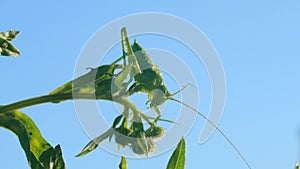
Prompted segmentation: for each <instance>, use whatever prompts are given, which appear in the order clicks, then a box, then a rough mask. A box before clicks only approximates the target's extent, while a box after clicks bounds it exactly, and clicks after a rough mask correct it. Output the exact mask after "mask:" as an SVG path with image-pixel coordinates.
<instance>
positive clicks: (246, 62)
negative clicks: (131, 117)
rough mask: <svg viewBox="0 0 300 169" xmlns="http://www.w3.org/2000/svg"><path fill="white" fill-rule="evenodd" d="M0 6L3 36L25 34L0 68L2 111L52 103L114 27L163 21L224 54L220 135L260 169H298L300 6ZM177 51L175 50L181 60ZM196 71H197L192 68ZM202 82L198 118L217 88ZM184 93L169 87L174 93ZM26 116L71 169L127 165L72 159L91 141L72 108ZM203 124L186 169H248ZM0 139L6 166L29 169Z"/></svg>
mask: <svg viewBox="0 0 300 169" xmlns="http://www.w3.org/2000/svg"><path fill="white" fill-rule="evenodd" d="M1 6H2V15H3V17H2V19H1V21H0V25H1V31H6V30H8V29H16V30H20V31H21V34H20V35H19V37H18V38H17V39H16V40H15V41H14V44H15V45H16V46H17V47H18V48H19V49H20V50H21V52H22V56H21V57H18V58H5V57H2V58H1V59H0V68H1V71H0V76H1V79H2V83H1V88H0V92H1V97H0V104H8V103H11V102H14V101H17V100H20V99H25V98H29V97H33V96H38V95H43V94H46V93H48V92H49V91H51V90H53V89H54V88H56V87H58V86H59V85H61V84H63V83H65V82H66V81H68V80H71V79H72V76H73V71H74V66H75V63H76V61H77V57H78V55H79V52H80V50H81V49H82V47H83V45H84V44H85V42H86V41H87V40H88V39H89V37H90V36H91V35H92V34H93V33H95V32H96V31H97V30H98V29H99V28H101V27H103V26H104V25H106V24H107V23H109V22H111V21H112V20H115V19H118V18H120V17H123V16H126V15H129V14H133V13H137V12H164V13H169V14H172V15H176V16H179V17H181V18H184V19H186V20H188V21H189V22H191V23H193V24H194V25H195V26H197V27H198V28H199V29H200V30H202V31H203V33H204V34H205V35H206V36H207V37H208V38H209V40H210V41H211V42H212V44H213V45H214V47H215V48H216V50H217V52H218V54H219V57H220V59H221V61H222V64H223V67H224V71H225V74H226V105H225V110H224V114H223V117H222V121H221V122H220V125H219V127H220V128H221V129H222V130H223V131H224V132H225V133H226V134H227V135H228V137H229V138H230V139H231V140H232V141H233V142H234V143H235V145H236V146H237V147H238V148H239V150H240V151H241V152H242V153H243V154H244V156H245V158H246V159H247V160H248V162H249V163H250V164H251V166H252V168H256V169H263V168H274V169H275V168H278V169H279V168H293V165H294V163H295V161H297V160H299V158H300V150H299V149H300V121H299V119H300V110H299V107H298V105H299V101H300V96H299V95H300V89H299V86H300V69H299V64H300V59H299V56H300V51H299V44H300V33H299V30H300V22H299V16H300V2H299V1H296V0H290V1H285V2H283V1H257V0H254V1H247V2H242V1H231V0H229V1H223V2H219V1H206V2H203V1H191V0H187V1H170V0H165V1H157V2H153V1H143V2H141V1H126V2H119V1H114V0H112V1H106V2H99V1H91V0H87V1H81V2H75V1H67V0H66V1H48V2H28V1H27V2H25V1H24V2H18V1H5V2H2V5H1ZM128 31H129V32H130V30H128ZM118 33H119V32H118ZM138 38H139V37H137V39H138ZM154 39H155V38H154ZM138 40H140V41H141V44H142V45H145V47H146V48H151V47H160V48H164V46H166V47H167V46H168V45H166V44H165V43H163V42H164V41H155V42H154V41H153V38H148V39H147V37H145V38H143V37H140V39H138ZM150 42H151V43H150ZM152 43H153V44H152ZM170 43H171V42H170ZM99 45H101V44H99ZM177 45H178V44H177ZM178 49H180V48H176V47H174V49H172V48H168V50H171V51H173V50H174V52H175V53H176V50H178ZM177 52H178V55H180V54H181V55H186V53H184V52H183V51H177ZM118 56H119V55H118ZM184 57H188V56H184ZM184 57H182V58H183V59H184ZM198 66H199V65H198ZM189 67H190V68H191V69H192V70H193V69H197V65H194V64H190V65H189ZM200 69H201V68H200ZM202 69H203V68H202ZM195 76H196V78H197V80H198V83H199V84H200V86H202V88H200V89H199V90H200V91H202V92H201V93H202V94H203V96H201V98H202V99H201V103H200V110H201V111H202V112H204V113H207V111H208V108H209V103H210V100H209V99H210V97H209V91H207V90H206V89H209V79H208V77H207V74H205V70H202V71H201V72H200V73H199V74H197V75H195ZM186 83H188V82H186ZM177 89H178V88H176V86H175V87H174V86H172V85H171V86H170V90H172V91H176V90H177ZM22 112H24V113H26V114H28V115H29V116H30V117H31V118H32V119H33V120H35V122H36V124H37V125H38V126H39V128H40V130H41V132H42V133H43V135H44V137H45V138H46V139H47V140H48V141H49V142H50V143H51V144H52V145H56V144H60V145H61V146H62V148H63V153H64V157H65V161H66V164H67V167H68V168H71V169H77V168H78V169H79V168H91V169H94V168H118V163H119V160H120V158H119V157H118V156H116V155H112V154H110V153H108V152H106V151H103V150H100V149H98V150H96V151H94V152H93V153H91V154H89V155H88V156H85V157H82V158H75V157H74V156H75V155H76V154H77V153H78V152H79V151H80V150H81V149H82V147H83V146H84V145H85V144H86V143H87V142H88V141H89V138H88V136H87V134H86V133H85V132H84V131H83V130H82V128H81V126H80V123H79V121H78V119H77V115H76V112H75V110H74V106H73V103H72V102H65V103H62V104H59V105H54V104H45V105H39V106H35V107H31V108H26V109H22ZM114 115H116V114H114ZM108 118H109V117H108ZM110 118H112V117H110ZM203 124H204V120H203V119H201V118H198V119H197V121H196V123H195V125H194V127H193V129H192V130H191V132H190V133H189V134H188V135H187V136H186V140H187V160H186V168H187V169H196V168H197V169H198V168H246V166H245V164H243V162H242V161H241V159H240V158H239V157H238V155H237V154H236V153H235V152H234V151H233V150H232V148H231V147H230V146H229V145H228V143H227V142H226V141H225V140H224V138H222V137H221V136H220V134H218V133H215V134H214V135H213V136H212V137H211V138H210V139H209V140H208V141H207V142H206V143H205V144H199V143H198V138H199V133H200V130H201V128H202V126H203ZM0 140H1V144H0V149H1V153H0V157H1V158H0V162H1V167H2V168H12V169H19V168H28V166H27V161H26V158H25V154H24V153H23V151H22V149H21V147H20V145H19V143H18V140H17V137H16V136H14V135H13V134H12V133H10V132H9V131H6V130H4V129H2V130H0ZM170 155H171V151H169V152H166V153H164V154H162V155H159V156H156V157H152V158H149V159H143V160H142V159H129V160H128V163H129V164H128V166H129V168H130V169H134V168H140V167H141V166H143V168H165V166H166V163H167V159H168V158H169V156H170Z"/></svg>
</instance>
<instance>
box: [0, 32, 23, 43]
mask: <svg viewBox="0 0 300 169" xmlns="http://www.w3.org/2000/svg"><path fill="white" fill-rule="evenodd" d="M19 33H20V31H16V30H9V31H6V32H0V38H2V39H5V40H8V41H11V40H13V39H15V38H16V36H17V35H18V34H19Z"/></svg>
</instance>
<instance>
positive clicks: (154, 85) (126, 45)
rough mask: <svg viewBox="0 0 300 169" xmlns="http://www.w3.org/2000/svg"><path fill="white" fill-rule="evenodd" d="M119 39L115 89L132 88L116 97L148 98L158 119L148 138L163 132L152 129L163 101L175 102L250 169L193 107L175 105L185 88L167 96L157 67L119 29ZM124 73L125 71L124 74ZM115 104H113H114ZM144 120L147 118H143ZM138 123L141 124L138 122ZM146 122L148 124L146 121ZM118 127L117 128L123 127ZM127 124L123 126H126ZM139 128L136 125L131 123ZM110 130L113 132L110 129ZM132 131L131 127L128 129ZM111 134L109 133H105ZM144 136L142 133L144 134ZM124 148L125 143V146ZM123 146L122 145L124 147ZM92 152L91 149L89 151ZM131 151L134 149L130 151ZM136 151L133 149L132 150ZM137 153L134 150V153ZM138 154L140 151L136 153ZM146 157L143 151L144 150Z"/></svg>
mask: <svg viewBox="0 0 300 169" xmlns="http://www.w3.org/2000/svg"><path fill="white" fill-rule="evenodd" d="M121 39H122V49H123V56H122V57H123V59H124V60H126V57H127V59H128V65H126V62H125V61H124V71H121V72H122V73H123V74H122V76H120V77H122V78H119V79H120V80H119V83H118V84H119V85H117V86H120V85H121V84H122V85H124V86H125V87H124V88H127V87H128V85H129V84H130V83H131V82H132V81H133V84H132V85H130V86H129V87H128V90H126V92H125V93H123V95H120V98H123V97H124V96H126V97H127V96H131V95H133V94H135V93H138V92H143V93H146V94H148V102H149V103H150V108H152V109H154V110H155V111H156V113H157V114H158V116H157V117H156V118H155V119H154V121H153V122H152V123H149V124H150V125H151V127H150V128H149V129H148V130H147V131H148V133H149V132H152V133H151V134H152V135H154V134H156V135H161V134H162V132H163V130H162V129H161V128H158V127H157V126H155V124H156V122H157V121H158V120H160V117H161V112H160V109H159V106H160V105H162V104H163V103H164V102H166V101H167V100H172V101H175V102H178V103H180V104H182V105H184V106H186V107H188V108H190V109H191V110H193V111H194V112H196V113H197V114H198V115H200V116H201V117H203V118H204V119H205V120H207V121H208V122H209V123H210V124H211V125H212V126H214V127H215V129H216V130H217V131H218V132H219V133H220V134H221V135H222V136H223V137H224V138H225V140H226V141H227V142H228V143H229V144H230V145H231V146H232V147H233V149H234V150H235V151H236V152H237V154H238V155H239V156H240V157H241V159H242V160H243V161H244V163H245V164H246V165H247V167H248V168H251V167H250V165H249V163H248V162H247V160H246V159H245V158H244V156H243V155H242V154H241V153H240V151H239V150H238V149H237V147H236V146H235V145H234V144H233V143H232V142H231V140H230V139H229V138H228V137H227V136H226V135H225V134H224V133H223V132H222V131H221V130H220V129H219V128H218V126H217V125H215V124H214V123H213V122H212V121H210V120H209V119H208V118H207V117H206V116H205V115H204V114H202V113H201V112H199V111H198V110H196V109H194V108H193V107H191V106H189V105H188V104H186V103H184V102H182V101H179V100H177V99H175V98H173V96H174V95H175V94H177V93H179V92H180V91H181V90H183V89H184V88H185V87H186V86H187V85H186V86H184V87H183V88H182V89H180V90H179V91H177V92H175V93H173V94H171V93H170V92H169V91H168V89H167V86H166V85H165V83H164V81H163V76H162V74H161V72H160V71H159V69H158V67H157V66H155V65H154V64H153V63H152V61H151V59H150V57H149V55H148V54H147V52H146V51H145V50H144V49H143V48H142V46H141V45H139V44H138V43H137V42H136V40H134V43H133V44H132V45H131V44H130V41H129V38H128V34H127V31H126V28H122V30H121ZM125 70H126V71H125ZM127 75H129V76H130V77H129V80H128V82H123V80H124V79H125V77H126V76H127ZM115 101H116V100H115ZM124 109H128V107H126V106H125V107H124ZM140 115H142V117H144V115H143V113H141V114H140ZM125 116H127V115H125ZM145 119H147V118H145ZM139 121H141V120H139ZM148 122H149V121H148ZM123 124H125V123H122V124H121V126H123ZM126 124H127V123H126ZM135 124H139V123H135ZM112 128H115V127H114V126H113V127H112ZM123 128H128V127H127V125H126V126H123ZM130 128H131V129H132V127H130ZM138 130H139V131H141V132H144V130H143V127H141V126H140V127H138ZM109 131H111V130H109ZM126 133H127V135H130V134H128V133H130V131H126ZM145 133H146V132H145ZM151 134H148V136H151ZM111 136H112V132H111V133H110V134H107V133H105V135H101V136H99V137H98V138H95V139H94V140H92V141H91V142H90V143H89V144H88V145H87V146H86V147H85V148H84V150H83V151H82V154H80V155H83V154H86V153H88V152H90V151H91V150H93V149H94V148H95V147H96V146H97V145H98V143H99V142H98V141H99V138H100V140H101V141H102V140H103V138H105V137H111ZM139 137H143V135H139ZM126 144H127V143H126ZM126 144H125V145H126ZM91 148H92V149H91ZM138 148H139V149H143V152H145V147H143V146H140V147H138ZM132 149H133V150H134V147H133V148H132ZM135 149H136V147H135ZM136 151H137V150H136ZM139 152H141V151H139ZM146 153H147V149H146Z"/></svg>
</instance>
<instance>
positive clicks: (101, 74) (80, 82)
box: [49, 64, 116, 99]
mask: <svg viewBox="0 0 300 169" xmlns="http://www.w3.org/2000/svg"><path fill="white" fill-rule="evenodd" d="M115 67H116V65H114V64H112V65H102V66H99V67H97V68H91V70H90V71H89V72H88V73H86V74H84V75H82V76H80V77H78V78H76V79H74V80H72V81H70V82H68V83H66V84H64V85H62V86H60V87H58V88H57V89H55V90H53V91H52V92H50V93H49V95H54V94H73V96H75V95H74V94H76V93H84V94H96V97H97V98H99V99H107V98H109V97H111V81H110V79H112V75H113V73H114V70H115ZM102 97H103V98H102Z"/></svg>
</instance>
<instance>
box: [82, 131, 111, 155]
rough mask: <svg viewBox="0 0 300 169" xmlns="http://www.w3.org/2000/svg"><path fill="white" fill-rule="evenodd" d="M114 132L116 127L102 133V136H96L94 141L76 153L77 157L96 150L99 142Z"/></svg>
mask: <svg viewBox="0 0 300 169" xmlns="http://www.w3.org/2000/svg"><path fill="white" fill-rule="evenodd" d="M113 132H114V129H112V128H110V129H109V130H107V131H106V132H105V133H103V134H101V135H100V136H98V137H96V138H94V139H93V140H92V141H90V142H89V143H88V144H87V145H86V146H85V147H84V148H83V149H82V150H81V152H80V153H79V154H77V155H76V157H80V156H84V155H86V154H88V153H89V152H91V151H93V150H95V149H96V148H97V147H98V144H99V143H100V142H102V141H103V140H105V139H106V138H108V137H110V136H111V135H112V134H113Z"/></svg>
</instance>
